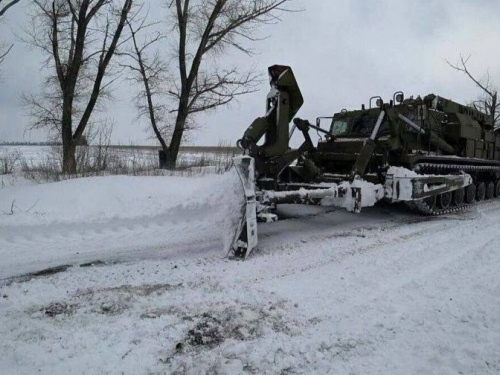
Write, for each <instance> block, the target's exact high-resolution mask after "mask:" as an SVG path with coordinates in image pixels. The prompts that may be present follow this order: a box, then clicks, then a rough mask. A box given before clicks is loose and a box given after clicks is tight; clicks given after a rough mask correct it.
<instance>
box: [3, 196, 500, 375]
mask: <svg viewBox="0 0 500 375" xmlns="http://www.w3.org/2000/svg"><path fill="white" fill-rule="evenodd" d="M152 193H153V192H151V194H152ZM148 194H149V193H148ZM6 199H7V198H6ZM9 199H10V198H9ZM139 203H140V206H141V207H144V205H143V202H142V201H140V200H139V202H138V204H139ZM186 207H187V208H188V210H187V211H186V210H183V211H182V210H181V211H179V215H180V216H181V217H178V218H177V219H176V220H172V217H171V215H170V216H169V215H167V214H166V212H167V211H164V212H163V213H162V212H161V209H159V210H158V211H155V212H154V213H153V211H154V210H153V209H151V210H149V211H148V212H152V214H151V215H150V216H149V217H148V218H146V216H144V215H143V216H142V217H141V218H139V217H132V215H131V214H128V215H127V216H125V217H120V218H114V217H113V218H101V219H102V220H101V221H100V222H99V224H97V225H96V223H95V222H93V221H89V222H86V224H85V225H83V227H82V226H81V225H79V226H76V225H75V223H76V222H75V221H74V220H73V221H71V220H67V221H66V222H65V223H63V225H62V226H61V225H58V226H55V225H52V224H51V223H52V222H51V221H50V220H49V219H47V220H46V221H47V222H46V223H44V224H43V225H36V223H35V222H31V221H30V220H31V219H29V218H28V217H25V218H23V217H19V218H17V219H15V220H18V221H17V222H16V223H12V222H11V226H10V229H12V231H9V233H8V235H4V236H3V237H1V236H0V241H4V242H1V245H0V246H1V247H0V255H1V256H2V258H3V259H4V260H5V261H2V263H1V266H0V275H2V277H1V278H2V279H4V283H5V280H6V278H8V277H11V276H16V275H20V274H23V273H25V272H31V271H34V270H36V269H37V268H38V269H40V268H42V267H46V266H54V265H58V264H68V263H69V264H74V265H78V264H81V263H84V262H86V261H93V260H104V261H111V260H120V261H121V263H117V264H109V265H102V266H95V267H71V268H69V269H68V270H67V271H66V272H63V273H59V274H56V275H52V276H47V277H36V278H33V279H32V280H30V281H23V282H21V281H14V282H12V283H11V284H10V285H4V286H3V287H1V289H0V296H2V298H0V337H1V338H2V340H1V341H0V373H6V374H31V373H41V374H68V373H76V374H78V373H84V374H108V373H109V374H122V373H125V374H170V373H179V374H184V373H186V374H205V373H214V374H223V373H225V374H239V373H248V374H261V373H264V374H296V373H297V374H327V373H331V374H498V373H500V350H499V349H498V348H500V314H499V313H498V312H499V311H500V274H499V272H498V270H499V269H500V235H499V233H500V202H487V203H483V204H480V205H478V206H477V207H476V208H474V209H471V211H470V212H467V213H464V214H462V215H454V216H448V217H442V218H432V219H429V218H422V217H419V216H414V215H412V214H410V213H408V212H406V211H405V210H404V209H401V208H398V207H390V206H380V207H376V208H371V209H366V210H364V211H363V212H362V213H361V214H360V215H354V214H348V213H345V212H342V211H335V212H318V211H321V210H320V209H313V211H311V210H309V209H305V208H304V209H303V210H304V212H299V213H298V214H297V210H296V208H290V207H285V208H284V211H286V212H284V213H285V214H286V213H288V216H293V218H290V219H288V220H284V221H281V222H278V223H272V224H265V225H261V226H260V227H259V230H260V251H258V252H256V253H255V254H253V256H252V257H251V258H250V259H249V260H248V261H245V262H239V261H229V260H227V259H225V258H224V256H223V253H222V251H221V248H222V244H221V240H220V236H219V234H220V233H219V231H218V230H216V226H217V225H216V223H217V221H214V222H209V223H208V224H207V220H206V217H205V218H204V217H203V214H206V213H207V212H213V210H212V208H211V207H208V206H199V205H186ZM186 207H184V208H186ZM164 208H165V207H164ZM189 209H193V210H195V211H193V212H194V214H193V215H191V214H188V213H186V212H189ZM301 209H302V208H301ZM168 211H169V212H170V213H171V210H170V209H169V210H168ZM130 212H133V210H131V211H130ZM181 212H183V214H184V215H185V216H184V217H185V220H182V214H181ZM307 213H316V215H314V216H307V215H306V214H307ZM49 216H50V215H49V214H47V215H46V218H47V217H49ZM175 216H176V217H177V216H178V215H175ZM79 218H80V219H82V216H80V217H79ZM7 220H10V219H7ZM186 223H188V224H189V225H185V224H186ZM14 224H16V225H14ZM59 224H60V223H59ZM80 224H81V223H80ZM190 227H191V228H193V229H191V231H190V232H186V231H188V230H189V228H190ZM2 228H5V227H2ZM26 228H31V229H32V230H31V231H27V230H26ZM43 228H45V229H46V230H45V231H44V230H43ZM56 228H57V229H56ZM77 228H78V229H77ZM48 229H50V230H48ZM195 234H196V238H195ZM5 245H9V246H11V247H10V250H9V252H7V250H5V247H4V246H5ZM14 246H15V247H14ZM68 248H71V249H68ZM30 251H31V252H33V253H35V254H36V256H35V257H34V256H33V255H30ZM11 252H13V253H18V254H17V255H12V254H11ZM76 252H78V253H79V254H76ZM49 253H50V254H49Z"/></svg>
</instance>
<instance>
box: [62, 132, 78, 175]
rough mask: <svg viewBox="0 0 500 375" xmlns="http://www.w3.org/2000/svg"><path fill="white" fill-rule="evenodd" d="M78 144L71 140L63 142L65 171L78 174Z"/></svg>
mask: <svg viewBox="0 0 500 375" xmlns="http://www.w3.org/2000/svg"><path fill="white" fill-rule="evenodd" d="M75 154H76V145H75V143H74V142H73V140H71V141H70V142H65V143H63V173H67V174H76V157H75Z"/></svg>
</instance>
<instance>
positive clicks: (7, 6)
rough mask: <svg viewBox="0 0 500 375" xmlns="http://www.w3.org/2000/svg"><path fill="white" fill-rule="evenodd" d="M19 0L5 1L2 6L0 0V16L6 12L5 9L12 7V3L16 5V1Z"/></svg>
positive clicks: (18, 0)
mask: <svg viewBox="0 0 500 375" xmlns="http://www.w3.org/2000/svg"><path fill="white" fill-rule="evenodd" d="M20 1H21V0H11V1H10V2H7V4H5V5H3V6H2V4H1V3H2V1H1V0H0V17H2V16H3V15H4V14H5V13H7V11H8V10H9V9H10V8H11V7H13V6H14V5H16V4H17V3H18V2H20Z"/></svg>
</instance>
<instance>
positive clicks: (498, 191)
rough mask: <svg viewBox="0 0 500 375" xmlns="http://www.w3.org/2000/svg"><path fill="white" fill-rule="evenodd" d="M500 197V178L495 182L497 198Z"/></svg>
mask: <svg viewBox="0 0 500 375" xmlns="http://www.w3.org/2000/svg"><path fill="white" fill-rule="evenodd" d="M499 197H500V180H499V181H497V183H496V184H495V198H499Z"/></svg>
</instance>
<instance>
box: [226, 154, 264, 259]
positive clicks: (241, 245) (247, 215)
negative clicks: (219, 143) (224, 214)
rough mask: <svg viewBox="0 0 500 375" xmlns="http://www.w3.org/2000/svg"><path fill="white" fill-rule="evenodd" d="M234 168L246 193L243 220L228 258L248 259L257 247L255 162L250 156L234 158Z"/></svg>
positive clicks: (235, 234) (236, 232) (237, 229)
mask: <svg viewBox="0 0 500 375" xmlns="http://www.w3.org/2000/svg"><path fill="white" fill-rule="evenodd" d="M233 166H234V168H235V170H236V172H237V173H238V176H239V178H240V181H241V184H242V187H243V191H244V193H245V203H244V205H243V207H242V210H241V219H240V221H239V223H238V226H237V228H236V230H235V233H234V236H233V240H232V243H231V247H230V249H229V253H228V256H230V257H236V258H242V259H246V258H247V257H248V256H249V255H250V253H251V252H252V251H253V250H255V248H256V247H257V242H258V240H257V199H256V196H255V161H254V159H253V158H252V157H250V156H237V157H235V158H233Z"/></svg>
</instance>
